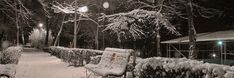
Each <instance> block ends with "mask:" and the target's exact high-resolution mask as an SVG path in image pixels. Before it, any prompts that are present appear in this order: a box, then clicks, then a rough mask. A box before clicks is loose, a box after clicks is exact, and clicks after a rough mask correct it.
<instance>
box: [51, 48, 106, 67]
mask: <svg viewBox="0 0 234 78" xmlns="http://www.w3.org/2000/svg"><path fill="white" fill-rule="evenodd" d="M48 52H49V53H50V54H51V55H53V56H56V57H58V58H60V59H62V60H63V61H64V62H68V63H69V64H70V65H74V66H82V65H83V62H84V61H85V62H86V63H89V62H90V61H91V58H92V57H94V56H97V55H101V54H102V51H99V50H92V49H80V48H66V47H57V46H51V47H49V49H48Z"/></svg>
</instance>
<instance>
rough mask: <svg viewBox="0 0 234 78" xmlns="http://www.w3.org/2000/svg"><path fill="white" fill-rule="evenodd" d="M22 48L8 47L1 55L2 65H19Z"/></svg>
mask: <svg viewBox="0 0 234 78" xmlns="http://www.w3.org/2000/svg"><path fill="white" fill-rule="evenodd" d="M22 50H23V48H22V47H19V46H17V47H8V48H7V49H5V50H4V51H2V52H1V53H0V64H17V63H18V61H19V58H20V56H21V52H22Z"/></svg>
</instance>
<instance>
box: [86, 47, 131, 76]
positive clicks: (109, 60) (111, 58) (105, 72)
mask: <svg viewBox="0 0 234 78" xmlns="http://www.w3.org/2000/svg"><path fill="white" fill-rule="evenodd" d="M130 54H131V52H122V51H121V52H118V51H113V50H105V51H104V52H103V54H102V57H101V60H100V62H99V63H98V64H87V65H85V68H86V69H88V70H90V71H92V72H94V73H95V74H98V75H101V76H103V77H105V76H109V75H113V76H121V75H123V74H124V73H125V71H126V68H127V64H128V61H129V57H130Z"/></svg>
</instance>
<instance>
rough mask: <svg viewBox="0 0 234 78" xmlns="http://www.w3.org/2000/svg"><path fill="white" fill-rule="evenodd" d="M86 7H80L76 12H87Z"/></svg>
mask: <svg viewBox="0 0 234 78" xmlns="http://www.w3.org/2000/svg"><path fill="white" fill-rule="evenodd" d="M88 10H89V9H88V7H87V6H83V7H80V8H79V9H78V11H79V12H88Z"/></svg>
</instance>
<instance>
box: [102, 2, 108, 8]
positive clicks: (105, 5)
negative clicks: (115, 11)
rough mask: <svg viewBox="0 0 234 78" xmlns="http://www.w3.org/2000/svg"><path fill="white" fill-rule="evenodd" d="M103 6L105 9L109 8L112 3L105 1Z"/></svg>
mask: <svg viewBox="0 0 234 78" xmlns="http://www.w3.org/2000/svg"><path fill="white" fill-rule="evenodd" d="M102 6H103V7H104V8H105V9H107V8H109V7H110V4H109V2H104V3H103V5H102Z"/></svg>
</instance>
